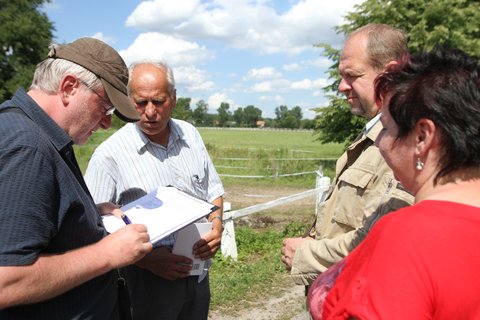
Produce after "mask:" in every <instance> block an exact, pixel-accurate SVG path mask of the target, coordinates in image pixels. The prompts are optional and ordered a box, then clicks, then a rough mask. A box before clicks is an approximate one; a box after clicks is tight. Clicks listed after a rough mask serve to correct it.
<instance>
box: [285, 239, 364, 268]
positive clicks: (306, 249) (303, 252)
mask: <svg viewBox="0 0 480 320" xmlns="http://www.w3.org/2000/svg"><path fill="white" fill-rule="evenodd" d="M363 236H364V235H363V233H361V232H360V231H359V230H353V231H350V232H347V233H344V234H341V235H338V236H337V237H335V238H333V239H318V240H315V239H309V240H306V241H304V242H302V243H301V244H300V246H299V247H298V249H297V250H296V252H295V256H294V258H293V263H292V275H299V276H301V275H302V274H308V275H318V274H320V273H322V272H324V271H325V270H326V269H328V268H329V267H330V266H332V265H333V264H335V263H336V262H337V261H339V260H341V259H342V258H344V257H345V256H347V255H348V253H349V252H350V251H351V250H352V246H353V244H354V243H356V242H357V241H359V240H357V238H358V237H363Z"/></svg>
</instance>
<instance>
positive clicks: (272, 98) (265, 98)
mask: <svg viewBox="0 0 480 320" xmlns="http://www.w3.org/2000/svg"><path fill="white" fill-rule="evenodd" d="M259 100H260V101H273V102H275V103H277V104H282V103H284V102H285V98H284V97H282V96H281V95H278V94H277V95H275V96H260V98H259Z"/></svg>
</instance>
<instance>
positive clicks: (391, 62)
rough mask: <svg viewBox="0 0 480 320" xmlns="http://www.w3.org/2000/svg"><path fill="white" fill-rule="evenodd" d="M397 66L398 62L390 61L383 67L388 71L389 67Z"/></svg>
mask: <svg viewBox="0 0 480 320" xmlns="http://www.w3.org/2000/svg"><path fill="white" fill-rule="evenodd" d="M397 64H398V61H395V60H392V61H390V62H388V63H387V64H386V65H385V70H387V69H389V68H390V67H391V66H395V65H397Z"/></svg>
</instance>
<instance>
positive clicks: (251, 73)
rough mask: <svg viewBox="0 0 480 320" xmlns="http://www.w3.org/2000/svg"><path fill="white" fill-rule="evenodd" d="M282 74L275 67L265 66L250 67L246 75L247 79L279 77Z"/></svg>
mask: <svg viewBox="0 0 480 320" xmlns="http://www.w3.org/2000/svg"><path fill="white" fill-rule="evenodd" d="M281 76H282V74H281V73H280V72H277V71H276V70H275V68H273V67H264V68H258V69H257V68H254V69H250V70H248V72H247V75H246V76H245V79H257V80H261V79H272V78H279V77H281Z"/></svg>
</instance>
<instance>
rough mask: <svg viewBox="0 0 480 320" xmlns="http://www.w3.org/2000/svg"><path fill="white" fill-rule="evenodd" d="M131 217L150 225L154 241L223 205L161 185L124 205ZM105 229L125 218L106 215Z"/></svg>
mask: <svg viewBox="0 0 480 320" xmlns="http://www.w3.org/2000/svg"><path fill="white" fill-rule="evenodd" d="M120 209H122V211H123V212H124V213H125V215H126V216H127V217H128V219H129V220H130V221H131V223H139V224H144V225H146V226H147V229H148V234H149V236H150V242H151V243H152V244H153V245H154V246H155V243H157V242H158V241H160V240H162V239H163V238H165V237H167V236H168V235H170V234H172V233H173V232H175V231H177V230H180V229H182V228H183V227H185V226H186V225H189V224H191V223H192V222H194V221H197V220H199V219H201V218H203V217H206V216H207V215H209V214H210V213H212V212H214V211H216V210H218V209H219V208H218V207H217V206H216V205H214V204H212V203H210V202H207V201H204V200H201V199H198V198H195V197H193V196H191V195H189V194H187V193H186V192H183V191H181V190H179V189H177V188H175V187H158V188H157V189H156V190H154V191H152V192H150V193H148V194H146V195H144V196H143V197H141V198H139V199H137V200H135V201H133V202H130V203H128V204H126V205H125V206H123V207H121V208H120ZM102 219H103V224H104V225H105V229H106V230H107V231H108V232H109V233H113V232H115V231H117V230H118V229H120V228H122V227H124V226H125V222H124V221H123V220H122V219H120V218H117V217H115V216H113V215H105V216H102Z"/></svg>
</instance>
